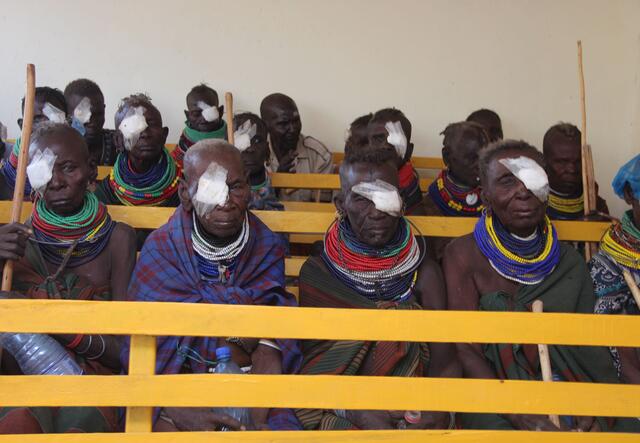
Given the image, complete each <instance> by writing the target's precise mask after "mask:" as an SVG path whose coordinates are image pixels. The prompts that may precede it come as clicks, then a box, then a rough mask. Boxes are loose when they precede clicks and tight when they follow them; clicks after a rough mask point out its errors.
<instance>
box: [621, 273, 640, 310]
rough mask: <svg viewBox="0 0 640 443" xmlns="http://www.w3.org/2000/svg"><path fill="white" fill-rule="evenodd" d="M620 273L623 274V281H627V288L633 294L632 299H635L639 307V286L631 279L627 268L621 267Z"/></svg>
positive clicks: (631, 276)
mask: <svg viewBox="0 0 640 443" xmlns="http://www.w3.org/2000/svg"><path fill="white" fill-rule="evenodd" d="M622 275H623V276H624V281H626V282H627V286H629V290H630V291H631V295H633V299H634V300H635V301H636V305H637V306H639V307H640V288H638V285H637V284H636V281H635V280H634V279H633V275H631V272H629V271H628V270H627V269H625V268H622Z"/></svg>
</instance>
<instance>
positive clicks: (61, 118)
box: [42, 102, 67, 123]
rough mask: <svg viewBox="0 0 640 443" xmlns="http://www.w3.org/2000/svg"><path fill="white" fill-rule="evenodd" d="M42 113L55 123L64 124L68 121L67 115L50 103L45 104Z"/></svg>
mask: <svg viewBox="0 0 640 443" xmlns="http://www.w3.org/2000/svg"><path fill="white" fill-rule="evenodd" d="M42 113H43V114H44V115H45V117H47V119H48V120H49V121H50V122H54V123H64V122H65V120H66V119H67V114H66V113H65V112H64V111H63V110H61V109H58V108H56V107H55V106H53V105H52V104H51V103H49V102H45V103H44V106H43V107H42Z"/></svg>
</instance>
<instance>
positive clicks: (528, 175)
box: [498, 156, 549, 203]
mask: <svg viewBox="0 0 640 443" xmlns="http://www.w3.org/2000/svg"><path fill="white" fill-rule="evenodd" d="M498 162H500V164H502V165H504V167H505V168H507V169H508V170H509V171H510V172H511V173H512V174H513V175H515V176H516V178H517V179H518V180H520V181H521V182H522V184H523V185H524V186H525V188H527V189H528V190H529V191H531V193H532V194H533V195H535V196H536V197H538V200H540V201H541V202H542V203H545V202H546V201H547V199H548V198H549V178H548V177H547V173H546V172H545V170H544V169H543V168H542V166H540V165H539V164H538V162H537V161H535V160H533V159H532V158H529V157H525V156H520V157H517V158H501V159H500V160H498Z"/></svg>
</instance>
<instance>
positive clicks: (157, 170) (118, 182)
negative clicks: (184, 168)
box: [96, 94, 180, 206]
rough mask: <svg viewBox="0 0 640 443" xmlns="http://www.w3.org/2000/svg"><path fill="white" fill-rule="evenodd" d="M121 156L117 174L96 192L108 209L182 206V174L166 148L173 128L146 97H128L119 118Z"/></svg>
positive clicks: (113, 172)
mask: <svg viewBox="0 0 640 443" xmlns="http://www.w3.org/2000/svg"><path fill="white" fill-rule="evenodd" d="M115 124H116V134H115V141H116V146H118V150H119V151H120V153H119V154H118V156H117V158H116V161H115V164H114V165H113V170H112V171H111V174H110V175H109V176H108V177H105V178H104V179H103V180H102V181H101V182H100V183H99V184H98V187H97V188H96V195H97V196H98V199H99V200H100V201H101V202H103V203H106V204H108V205H125V206H178V204H179V203H180V200H179V198H178V181H179V178H180V170H179V168H178V166H177V165H176V163H175V161H174V160H173V158H171V156H170V155H169V152H168V151H167V150H166V148H165V146H164V144H165V142H166V140H167V135H168V134H169V128H167V127H164V126H162V116H161V115H160V111H158V108H156V107H155V106H154V105H153V104H152V103H151V99H150V98H149V97H147V96H146V95H143V94H137V95H132V96H129V97H126V98H124V99H123V100H122V103H120V106H119V107H118V110H117V111H116V116H115Z"/></svg>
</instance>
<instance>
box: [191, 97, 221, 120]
mask: <svg viewBox="0 0 640 443" xmlns="http://www.w3.org/2000/svg"><path fill="white" fill-rule="evenodd" d="M196 106H197V107H198V108H200V109H201V110H202V117H203V118H204V119H205V120H206V121H208V122H214V121H216V120H218V119H219V118H220V113H219V112H218V108H216V107H215V106H211V105H208V104H206V103H205V102H203V101H199V102H198V103H196Z"/></svg>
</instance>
